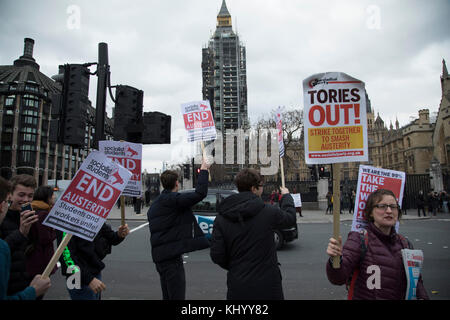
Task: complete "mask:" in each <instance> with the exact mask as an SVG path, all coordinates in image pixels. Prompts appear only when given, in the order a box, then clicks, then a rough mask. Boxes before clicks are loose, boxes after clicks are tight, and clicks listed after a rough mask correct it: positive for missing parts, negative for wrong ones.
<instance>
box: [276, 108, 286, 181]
mask: <svg viewBox="0 0 450 320" xmlns="http://www.w3.org/2000/svg"><path fill="white" fill-rule="evenodd" d="M275 122H276V125H277V131H278V150H279V152H280V171H281V186H282V187H283V188H284V187H285V182H284V165H283V157H284V141H283V124H282V116H281V107H278V109H277V112H276V119H275Z"/></svg>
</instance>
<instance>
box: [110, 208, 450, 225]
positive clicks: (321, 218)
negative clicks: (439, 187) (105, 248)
mask: <svg viewBox="0 0 450 320" xmlns="http://www.w3.org/2000/svg"><path fill="white" fill-rule="evenodd" d="M147 211H148V207H147V206H144V207H143V208H142V209H141V214H136V213H135V212H134V209H133V206H126V207H125V220H132V221H143V222H147ZM302 216H303V217H299V215H298V214H297V223H333V215H332V214H327V215H326V214H325V210H308V209H307V210H302ZM120 217H121V214H120V209H119V208H117V206H114V208H113V209H112V210H111V212H110V214H109V216H108V219H109V220H120ZM437 218H441V219H442V218H445V219H450V214H449V213H438V214H437V216H430V215H427V216H426V217H424V216H421V217H418V216H417V211H416V209H409V210H408V211H407V214H406V215H405V214H403V216H402V218H401V220H428V219H437ZM340 220H341V221H352V220H353V214H349V213H348V211H347V210H345V211H343V213H342V214H341V215H340Z"/></svg>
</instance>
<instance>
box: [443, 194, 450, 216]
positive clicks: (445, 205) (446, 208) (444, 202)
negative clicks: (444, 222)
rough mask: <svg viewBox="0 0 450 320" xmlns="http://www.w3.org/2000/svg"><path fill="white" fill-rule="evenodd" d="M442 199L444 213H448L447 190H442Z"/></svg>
mask: <svg viewBox="0 0 450 320" xmlns="http://www.w3.org/2000/svg"><path fill="white" fill-rule="evenodd" d="M441 199H442V211H443V212H444V213H448V201H449V196H448V193H447V192H445V191H442V193H441Z"/></svg>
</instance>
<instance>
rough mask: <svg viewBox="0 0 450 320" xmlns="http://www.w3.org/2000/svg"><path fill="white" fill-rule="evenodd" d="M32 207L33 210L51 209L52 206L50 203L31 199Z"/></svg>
mask: <svg viewBox="0 0 450 320" xmlns="http://www.w3.org/2000/svg"><path fill="white" fill-rule="evenodd" d="M31 207H32V208H33V210H50V206H49V205H48V203H46V202H44V201H41V200H33V201H31Z"/></svg>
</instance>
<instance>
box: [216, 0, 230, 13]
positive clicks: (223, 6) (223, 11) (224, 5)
mask: <svg viewBox="0 0 450 320" xmlns="http://www.w3.org/2000/svg"><path fill="white" fill-rule="evenodd" d="M217 16H218V17H231V15H230V12H229V11H228V8H227V4H226V2H225V0H223V1H222V7H221V8H220V11H219V14H218V15H217Z"/></svg>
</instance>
